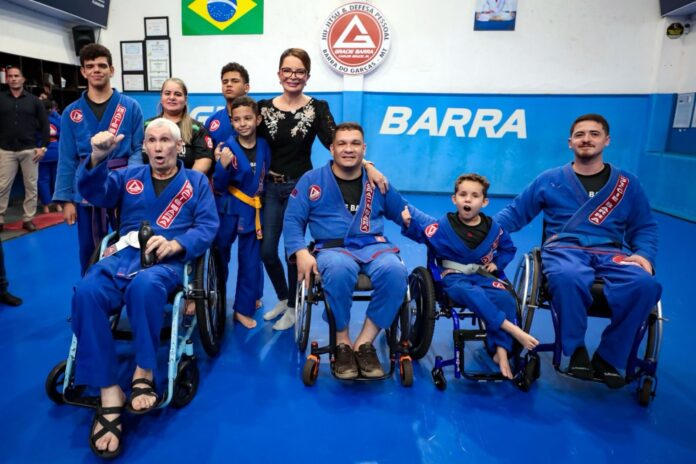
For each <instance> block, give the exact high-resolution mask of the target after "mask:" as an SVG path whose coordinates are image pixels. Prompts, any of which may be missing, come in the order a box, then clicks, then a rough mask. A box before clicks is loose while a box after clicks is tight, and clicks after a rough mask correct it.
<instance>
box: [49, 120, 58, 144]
mask: <svg viewBox="0 0 696 464" xmlns="http://www.w3.org/2000/svg"><path fill="white" fill-rule="evenodd" d="M48 133H49V134H50V136H51V138H52V140H51V142H55V140H54V139H55V138H56V135H58V128H57V127H56V125H55V124H49V130H48Z"/></svg>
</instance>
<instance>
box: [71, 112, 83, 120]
mask: <svg viewBox="0 0 696 464" xmlns="http://www.w3.org/2000/svg"><path fill="white" fill-rule="evenodd" d="M82 118H83V116H82V110H72V111H71V112H70V120H71V121H72V122H75V123H81V122H82Z"/></svg>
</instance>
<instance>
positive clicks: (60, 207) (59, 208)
mask: <svg viewBox="0 0 696 464" xmlns="http://www.w3.org/2000/svg"><path fill="white" fill-rule="evenodd" d="M56 211H58V212H59V213H62V212H63V207H62V206H60V204H56Z"/></svg>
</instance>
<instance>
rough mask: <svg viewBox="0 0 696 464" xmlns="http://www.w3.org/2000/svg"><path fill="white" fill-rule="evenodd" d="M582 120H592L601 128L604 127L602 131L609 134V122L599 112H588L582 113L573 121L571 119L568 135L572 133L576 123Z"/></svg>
mask: <svg viewBox="0 0 696 464" xmlns="http://www.w3.org/2000/svg"><path fill="white" fill-rule="evenodd" d="M583 121H594V122H597V123H599V124H601V125H602V128H603V129H604V132H605V133H606V134H607V135H609V123H608V122H607V120H606V119H604V116H602V115H601V114H594V113H589V114H583V115H582V116H580V117H579V118H577V119H576V120H575V121H573V125H572V126H570V135H571V136H572V135H573V131H574V130H575V126H576V125H578V123H581V122H583Z"/></svg>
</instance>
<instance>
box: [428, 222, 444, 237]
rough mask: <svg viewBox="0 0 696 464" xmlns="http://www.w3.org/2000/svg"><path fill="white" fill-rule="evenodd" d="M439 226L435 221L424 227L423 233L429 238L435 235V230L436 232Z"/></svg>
mask: <svg viewBox="0 0 696 464" xmlns="http://www.w3.org/2000/svg"><path fill="white" fill-rule="evenodd" d="M439 227H440V225H439V224H438V223H437V222H435V223H433V224H430V225H429V226H428V227H426V228H425V235H426V236H427V237H428V238H430V237H432V236H433V235H435V232H437V229H438V228H439Z"/></svg>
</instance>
